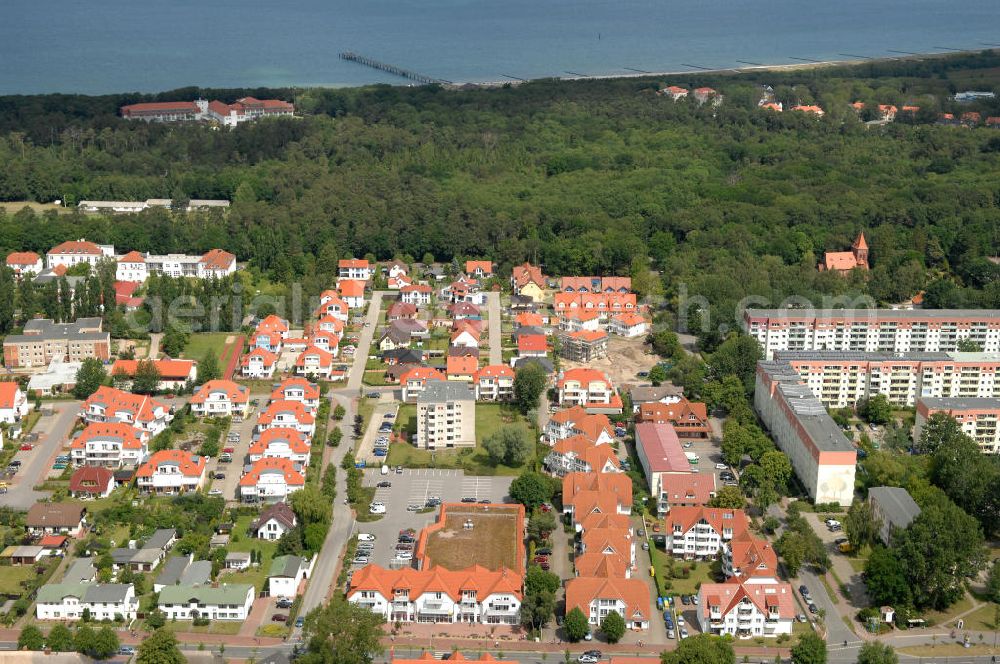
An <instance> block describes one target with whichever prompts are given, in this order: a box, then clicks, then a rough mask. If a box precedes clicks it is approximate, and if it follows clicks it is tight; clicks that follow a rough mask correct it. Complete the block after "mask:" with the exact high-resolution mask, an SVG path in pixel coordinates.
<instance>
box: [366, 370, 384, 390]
mask: <svg viewBox="0 0 1000 664" xmlns="http://www.w3.org/2000/svg"><path fill="white" fill-rule="evenodd" d="M361 382H362V383H364V384H365V385H371V386H373V387H381V386H383V385H388V384H389V383H387V382H386V380H385V371H384V370H383V369H379V370H377V371H365V374H364V376H363V377H362V378H361Z"/></svg>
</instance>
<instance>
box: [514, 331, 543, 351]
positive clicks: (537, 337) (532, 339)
mask: <svg viewBox="0 0 1000 664" xmlns="http://www.w3.org/2000/svg"><path fill="white" fill-rule="evenodd" d="M548 348H549V341H548V339H547V338H546V337H545V335H544V334H521V335H518V337H517V350H518V351H519V352H522V353H523V352H538V351H547V350H548Z"/></svg>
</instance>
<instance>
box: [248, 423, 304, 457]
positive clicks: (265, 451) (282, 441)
mask: <svg viewBox="0 0 1000 664" xmlns="http://www.w3.org/2000/svg"><path fill="white" fill-rule="evenodd" d="M310 450H311V447H310V444H309V439H308V438H306V436H305V435H304V434H302V433H301V432H299V431H296V430H295V429H290V428H288V427H274V428H273V429H265V430H264V431H262V432H261V434H260V436H259V437H258V438H257V439H256V440H254V441H253V442H252V443H251V444H250V454H249V460H250V463H255V462H257V461H260V460H261V459H272V458H273V459H288V460H289V461H291V462H293V463H295V464H297V465H299V466H302V467H305V466H308V465H309V453H310Z"/></svg>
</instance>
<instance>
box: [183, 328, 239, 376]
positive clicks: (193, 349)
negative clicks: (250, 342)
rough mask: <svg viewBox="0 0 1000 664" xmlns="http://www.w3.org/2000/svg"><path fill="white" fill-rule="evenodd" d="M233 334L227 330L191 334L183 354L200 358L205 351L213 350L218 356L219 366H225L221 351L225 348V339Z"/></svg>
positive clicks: (190, 357) (189, 357) (187, 356)
mask: <svg viewBox="0 0 1000 664" xmlns="http://www.w3.org/2000/svg"><path fill="white" fill-rule="evenodd" d="M230 336H235V335H234V334H231V333H229V332H205V333H198V334H192V335H191V336H190V338H189V339H188V342H187V345H186V346H184V353H183V356H184V357H186V358H188V359H190V360H201V358H203V357H205V353H208V352H213V353H215V356H216V357H217V358H219V367H220V369H221V368H225V365H224V363H223V358H222V352H223V350H225V348H226V339H227V338H228V337H230Z"/></svg>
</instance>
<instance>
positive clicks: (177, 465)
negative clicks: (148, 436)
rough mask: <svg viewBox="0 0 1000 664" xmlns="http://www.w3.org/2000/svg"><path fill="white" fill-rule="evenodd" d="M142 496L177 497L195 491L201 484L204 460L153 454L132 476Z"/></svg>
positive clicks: (181, 454) (172, 452) (186, 455)
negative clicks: (144, 494)
mask: <svg viewBox="0 0 1000 664" xmlns="http://www.w3.org/2000/svg"><path fill="white" fill-rule="evenodd" d="M135 477H136V486H138V487H139V491H141V492H142V493H154V494H158V495H168V496H172V495H177V494H182V493H189V492H191V491H197V490H198V489H200V488H201V487H202V486H203V485H204V483H205V457H203V456H198V455H197V454H191V453H190V452H185V451H183V450H160V451H159V452H153V454H151V455H150V456H149V458H148V459H147V460H146V461H145V462H143V464H142V465H141V466H139V469H138V470H137V471H136V473H135Z"/></svg>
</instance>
